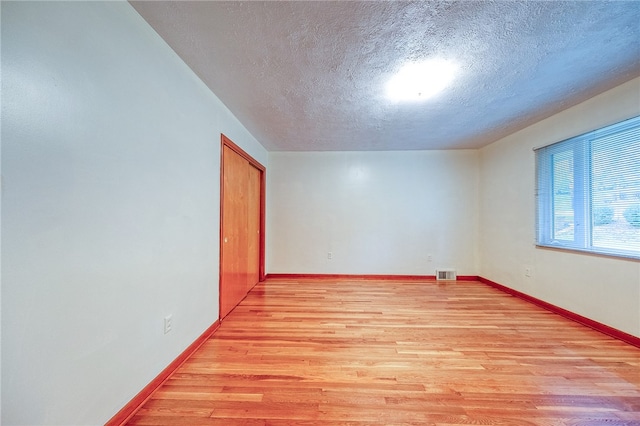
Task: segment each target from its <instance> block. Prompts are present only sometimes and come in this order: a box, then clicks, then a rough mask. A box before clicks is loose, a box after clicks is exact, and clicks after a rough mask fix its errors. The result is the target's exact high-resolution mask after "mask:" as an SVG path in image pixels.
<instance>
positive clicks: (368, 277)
mask: <svg viewBox="0 0 640 426" xmlns="http://www.w3.org/2000/svg"><path fill="white" fill-rule="evenodd" d="M270 278H271V279H278V280H304V279H310V280H314V279H315V280H339V279H347V280H375V281H435V280H436V276H435V275H371V274H267V275H266V277H265V279H270ZM456 280H457V281H478V276H477V275H458V277H457V278H456Z"/></svg>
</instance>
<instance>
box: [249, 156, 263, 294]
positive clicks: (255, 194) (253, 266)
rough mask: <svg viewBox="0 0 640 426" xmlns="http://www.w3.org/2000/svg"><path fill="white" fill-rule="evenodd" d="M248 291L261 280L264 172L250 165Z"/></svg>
mask: <svg viewBox="0 0 640 426" xmlns="http://www.w3.org/2000/svg"><path fill="white" fill-rule="evenodd" d="M248 171H249V176H248V184H249V185H248V186H249V188H248V189H249V190H248V197H247V201H248V206H247V207H248V217H247V220H248V226H247V230H248V232H247V239H248V242H247V245H248V253H247V292H249V290H251V289H252V288H253V286H255V285H256V284H257V283H258V281H260V185H261V181H260V178H261V175H262V172H261V171H260V170H259V169H257V168H256V167H254V166H253V165H249V169H248Z"/></svg>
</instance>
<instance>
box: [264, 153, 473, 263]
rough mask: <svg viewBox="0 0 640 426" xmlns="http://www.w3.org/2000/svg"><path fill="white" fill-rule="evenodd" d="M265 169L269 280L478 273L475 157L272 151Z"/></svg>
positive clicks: (471, 155)
mask: <svg viewBox="0 0 640 426" xmlns="http://www.w3.org/2000/svg"><path fill="white" fill-rule="evenodd" d="M269 164H270V167H271V169H270V170H269V172H268V173H267V176H268V194H267V202H268V206H267V217H268V229H267V272H269V273H322V274H409V275H413V274H415V275H433V274H434V273H435V269H436V268H454V269H456V270H457V271H458V274H462V275H473V274H477V270H478V265H477V253H476V247H477V210H478V153H477V151H473V150H460V151H395V152H306V153H281V152H272V153H270V155H269ZM328 252H332V254H333V258H332V259H331V260H329V259H328V258H327V253H328ZM428 256H431V261H429V258H428Z"/></svg>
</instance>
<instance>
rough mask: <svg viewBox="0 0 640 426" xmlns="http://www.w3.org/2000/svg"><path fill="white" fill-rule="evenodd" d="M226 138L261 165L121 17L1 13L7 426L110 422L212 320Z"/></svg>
mask: <svg viewBox="0 0 640 426" xmlns="http://www.w3.org/2000/svg"><path fill="white" fill-rule="evenodd" d="M221 132H223V133H225V134H226V135H227V136H229V137H230V138H232V139H233V141H234V142H236V143H237V144H239V145H241V146H242V147H243V148H244V149H245V150H246V151H248V152H249V153H250V154H251V155H253V156H254V157H255V158H256V159H258V160H259V161H261V162H263V164H265V165H267V161H268V157H267V153H266V151H265V150H264V149H263V148H262V146H260V145H259V144H258V143H257V141H256V140H255V139H254V138H253V137H252V136H251V135H250V134H249V132H247V131H246V129H244V127H243V126H242V125H241V124H240V123H239V122H238V120H236V119H235V118H234V117H233V115H232V114H231V113H230V112H229V111H228V110H227V108H226V107H225V106H224V105H223V104H222V103H221V102H220V101H219V99H217V98H216V97H215V95H213V94H212V93H211V91H209V90H208V89H207V87H206V86H205V85H204V84H203V83H202V82H201V81H200V80H199V79H198V77H197V76H196V75H195V74H193V72H192V71H191V70H190V69H189V68H188V67H187V66H186V65H185V64H184V62H182V61H181V60H180V58H178V56H177V55H176V54H175V53H174V52H173V50H172V49H171V48H170V47H169V46H168V45H167V44H166V43H165V42H164V41H163V40H162V39H161V38H160V37H159V36H158V35H157V34H156V33H155V31H153V29H151V27H149V25H148V24H147V23H146V22H145V21H144V20H143V19H142V18H141V17H140V15H138V13H137V12H136V11H135V10H134V9H133V8H132V7H131V6H130V5H129V4H128V3H127V2H2V173H3V185H2V192H3V193H2V316H3V318H2V391H3V392H2V424H6V425H18V424H30V425H46V424H58V425H72V424H73V425H81V424H82V425H89V424H103V423H104V422H105V421H107V420H108V419H109V418H110V417H111V416H112V415H114V414H115V413H116V412H117V411H118V410H119V409H120V408H122V407H123V406H124V405H125V404H126V403H127V402H129V401H130V400H131V398H132V397H133V396H135V395H136V393H138V392H139V391H140V390H141V389H142V388H143V387H144V386H146V385H147V384H148V383H149V382H150V381H151V380H152V379H153V378H154V377H155V376H156V375H157V374H158V373H160V371H162V369H164V368H165V367H166V366H167V365H168V364H169V363H170V362H171V361H173V360H174V359H175V358H176V356H178V355H179V354H180V353H181V352H182V351H183V350H184V349H185V348H186V347H187V346H188V345H189V344H190V343H191V342H193V341H194V340H195V339H196V338H197V337H198V336H199V335H200V334H201V333H202V332H203V331H205V329H207V327H208V326H210V325H211V324H212V323H213V322H214V321H215V320H216V319H217V318H218V247H219V242H218V234H219V212H220V204H219V189H220V166H219V163H220V133H221ZM169 314H172V315H173V331H172V332H171V333H169V334H163V319H164V317H165V316H167V315H169Z"/></svg>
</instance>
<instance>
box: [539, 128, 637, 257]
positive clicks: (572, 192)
mask: <svg viewBox="0 0 640 426" xmlns="http://www.w3.org/2000/svg"><path fill="white" fill-rule="evenodd" d="M535 152H536V172H537V185H536V204H537V221H536V239H537V244H538V245H541V246H550V247H556V248H567V249H573V250H584V251H590V252H594V253H600V254H609V255H617V256H624V257H633V258H640V117H635V118H631V119H629V120H626V121H623V122H620V123H617V124H614V125H611V126H607V127H604V128H602V129H598V130H594V131H592V132H589V133H585V134H583V135H580V136H576V137H574V138H571V139H567V140H564V141H562V142H558V143H555V144H553V145H549V146H546V147H544V148H539V149H537V150H536V151H535Z"/></svg>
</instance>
